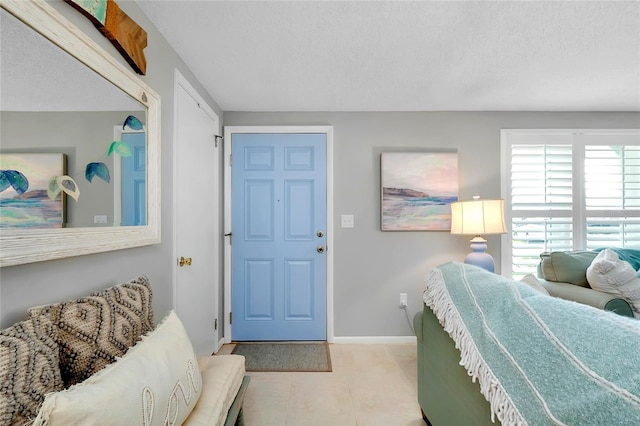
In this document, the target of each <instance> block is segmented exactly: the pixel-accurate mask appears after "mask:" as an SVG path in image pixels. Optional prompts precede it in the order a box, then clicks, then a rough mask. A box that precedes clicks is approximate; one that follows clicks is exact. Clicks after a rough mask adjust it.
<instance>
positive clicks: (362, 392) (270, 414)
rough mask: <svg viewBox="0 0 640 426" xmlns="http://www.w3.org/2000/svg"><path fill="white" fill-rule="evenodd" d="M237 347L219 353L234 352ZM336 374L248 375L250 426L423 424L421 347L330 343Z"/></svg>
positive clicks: (247, 419)
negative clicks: (419, 368) (419, 380)
mask: <svg viewBox="0 0 640 426" xmlns="http://www.w3.org/2000/svg"><path fill="white" fill-rule="evenodd" d="M233 346H234V345H233V344H229V345H224V346H223V347H222V349H221V350H220V352H219V353H220V354H224V353H230V352H231V351H232V350H233ZM330 352H331V364H332V368H333V371H332V372H331V373H257V372H248V373H247V374H249V376H251V382H250V383H249V388H248V389H247V394H246V396H245V401H244V418H245V424H246V426H272V425H273V426H275V425H282V426H285V425H286V426H353V425H368V426H375V425H380V426H396V425H397V426H423V425H424V424H425V423H424V422H423V420H422V417H421V414H420V406H419V405H418V396H417V386H418V385H417V373H416V345H415V343H408V344H331V345H330Z"/></svg>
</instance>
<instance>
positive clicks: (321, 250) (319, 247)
mask: <svg viewBox="0 0 640 426" xmlns="http://www.w3.org/2000/svg"><path fill="white" fill-rule="evenodd" d="M316 251H317V252H318V253H324V246H318V248H317V249H316Z"/></svg>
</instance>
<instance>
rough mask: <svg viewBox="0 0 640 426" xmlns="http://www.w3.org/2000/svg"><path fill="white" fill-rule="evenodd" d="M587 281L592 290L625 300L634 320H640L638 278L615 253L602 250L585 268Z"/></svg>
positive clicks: (628, 264)
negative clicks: (631, 310)
mask: <svg viewBox="0 0 640 426" xmlns="http://www.w3.org/2000/svg"><path fill="white" fill-rule="evenodd" d="M587 281H589V285H590V286H591V288H593V289H594V290H599V291H603V292H605V293H611V294H615V295H617V296H620V297H621V298H623V299H625V300H627V301H628V302H629V304H630V305H631V309H633V311H634V314H635V316H636V318H640V278H638V273H637V272H636V271H635V270H634V269H633V267H632V266H631V264H630V263H629V262H626V261H624V260H620V258H619V257H618V255H617V254H616V252H614V251H613V250H609V249H605V250H602V251H601V252H600V253H599V254H598V256H596V258H595V259H593V262H591V265H590V266H589V267H588V268H587Z"/></svg>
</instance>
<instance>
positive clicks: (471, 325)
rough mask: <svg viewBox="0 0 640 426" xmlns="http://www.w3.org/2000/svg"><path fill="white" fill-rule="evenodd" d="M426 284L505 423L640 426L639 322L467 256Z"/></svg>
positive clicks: (434, 306)
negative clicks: (504, 273)
mask: <svg viewBox="0 0 640 426" xmlns="http://www.w3.org/2000/svg"><path fill="white" fill-rule="evenodd" d="M426 283H427V288H426V290H425V292H424V301H425V303H426V304H427V306H429V307H430V308H431V309H432V310H433V311H434V313H435V314H436V316H437V317H438V320H439V321H440V323H441V324H442V325H443V328H444V329H445V331H446V332H447V333H449V335H450V336H451V338H452V339H453V340H454V342H455V344H456V347H457V348H458V349H459V350H460V353H461V361H460V364H461V365H463V366H464V367H465V368H466V369H467V371H468V373H469V375H470V376H471V377H472V379H473V380H474V381H475V380H476V379H477V380H478V381H479V382H480V389H481V392H482V394H483V395H484V396H485V397H486V398H487V400H488V401H489V403H490V404H491V410H492V413H493V415H496V416H497V417H498V419H499V420H500V421H501V422H502V424H503V425H527V424H528V425H571V426H585V425H594V426H595V425H598V426H602V425H617V426H618V425H629V426H631V425H634V426H637V425H640V321H638V320H636V319H631V318H625V317H622V316H619V315H616V314H613V313H610V312H605V311H602V310H599V309H596V308H592V307H590V306H586V305H581V304H579V303H576V302H570V301H566V300H562V299H558V298H554V297H550V296H547V295H544V294H542V293H539V292H538V291H536V290H533V289H532V288H530V287H528V286H526V285H525V284H522V283H519V282H516V281H513V280H509V279H507V278H504V277H501V276H499V275H496V274H492V273H489V272H487V271H485V270H483V269H480V268H477V267H474V266H470V265H465V264H462V263H447V264H444V265H441V266H439V267H437V268H435V269H433V270H432V271H431V272H430V274H429V275H428V277H427V281H426ZM461 408H462V407H461Z"/></svg>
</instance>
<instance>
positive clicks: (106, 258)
mask: <svg viewBox="0 0 640 426" xmlns="http://www.w3.org/2000/svg"><path fill="white" fill-rule="evenodd" d="M52 5H53V6H54V7H55V8H56V9H57V10H58V11H59V12H61V13H62V14H64V15H65V16H66V17H67V18H68V19H69V20H71V21H72V22H73V23H74V24H75V25H76V26H78V27H79V28H80V29H81V30H82V31H83V32H84V33H85V34H87V35H89V36H90V37H91V38H93V39H94V40H95V41H96V42H97V43H99V44H100V45H101V46H103V47H104V48H105V49H106V50H107V51H108V52H110V54H111V55H112V56H113V57H114V58H116V59H117V60H119V61H120V62H122V63H123V64H124V65H125V66H126V67H127V68H129V66H128V65H127V64H126V61H125V60H124V59H123V58H122V56H121V55H120V54H119V53H118V51H117V50H116V49H115V48H114V47H113V46H112V45H111V44H110V43H109V41H108V40H107V39H106V38H105V37H104V36H103V35H102V34H101V33H100V32H99V31H98V30H97V29H96V28H95V27H94V26H93V25H92V24H91V23H90V22H89V20H88V19H86V18H85V17H84V16H82V15H81V14H80V13H79V12H77V11H76V10H75V9H73V8H72V7H71V6H69V5H68V4H66V3H64V2H62V1H56V2H53V3H52ZM118 5H119V6H120V7H121V8H122V9H123V10H124V11H125V12H126V13H127V14H128V15H129V16H130V17H131V18H132V19H134V20H135V21H136V22H137V23H138V24H139V25H140V26H141V27H142V28H144V29H145V30H146V31H147V38H148V46H147V48H146V49H145V50H144V52H145V56H146V58H147V75H146V76H142V77H141V78H142V80H144V81H145V82H146V83H147V84H148V85H149V86H151V87H152V88H153V89H154V90H155V91H156V92H158V93H159V94H160V96H161V98H162V111H161V114H162V130H161V132H162V133H161V136H162V179H161V180H162V243H161V244H157V245H153V246H148V247H140V248H134V249H127V250H118V251H114V252H109V253H100V254H95V255H87V256H80V257H74V258H69V259H63V260H56V261H48V262H39V263H33V264H29V265H20V266H11V267H5V268H2V269H0V327H7V326H9V325H11V324H12V323H14V322H15V321H18V320H21V319H23V318H24V317H25V315H26V309H27V308H28V307H29V306H33V305H38V304H45V303H51V302H55V301H62V300H66V299H69V298H74V297H78V296H82V295H86V294H87V293H89V292H91V291H95V290H99V289H102V288H104V287H107V286H110V285H114V284H117V283H120V282H123V281H127V280H129V279H131V278H134V277H136V276H138V275H141V274H146V275H147V276H149V278H150V279H151V283H152V287H153V291H154V299H153V308H154V310H155V317H156V320H160V319H162V318H163V317H164V315H165V314H166V313H167V311H168V310H169V309H170V308H171V307H172V295H173V285H172V276H173V269H172V265H173V207H172V206H173V200H172V194H173V158H172V154H173V90H174V89H173V85H174V69H175V68H177V69H178V70H179V71H180V72H181V73H182V74H183V75H184V76H185V77H186V78H187V79H188V80H189V81H190V83H191V84H192V85H193V86H194V87H195V88H196V89H197V90H198V91H199V93H200V94H201V95H202V96H203V98H204V99H205V100H206V101H207V103H208V104H209V105H210V106H211V107H212V108H214V110H215V111H216V113H217V114H218V115H219V117H220V119H222V111H221V110H220V108H219V107H218V106H217V105H216V103H215V102H214V101H213V99H212V98H211V97H210V96H207V95H206V92H205V91H204V90H203V89H202V86H201V85H200V84H199V83H198V81H197V80H196V79H195V78H194V77H193V75H192V73H191V72H190V71H189V70H188V69H187V67H186V66H185V65H184V63H183V62H182V61H181V60H180V58H179V57H178V56H177V55H176V53H175V52H174V51H173V50H172V49H171V47H170V46H169V45H168V43H167V42H166V40H165V39H164V38H163V37H162V36H161V35H160V33H159V32H158V31H157V30H156V28H155V27H154V26H153V25H152V24H151V23H150V21H149V20H148V19H147V17H146V15H144V13H142V11H141V10H140V8H139V7H138V6H137V5H136V4H135V3H134V2H130V1H118Z"/></svg>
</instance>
